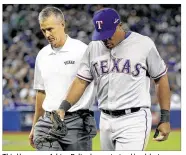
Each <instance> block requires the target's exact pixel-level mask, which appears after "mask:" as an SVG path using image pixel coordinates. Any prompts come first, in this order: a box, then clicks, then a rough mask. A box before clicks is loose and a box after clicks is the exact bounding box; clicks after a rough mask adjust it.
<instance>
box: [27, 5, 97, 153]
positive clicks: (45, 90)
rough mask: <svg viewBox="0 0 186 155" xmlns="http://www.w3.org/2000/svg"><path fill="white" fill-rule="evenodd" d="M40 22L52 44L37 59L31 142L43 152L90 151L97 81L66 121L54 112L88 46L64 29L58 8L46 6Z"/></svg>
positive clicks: (73, 108) (69, 111)
mask: <svg viewBox="0 0 186 155" xmlns="http://www.w3.org/2000/svg"><path fill="white" fill-rule="evenodd" d="M39 24H40V28H41V31H42V32H43V34H44V36H45V37H46V39H47V40H48V42H49V44H48V45H47V46H45V47H44V48H43V49H41V50H40V52H39V53H38V55H37V58H36V64H35V75H34V89H36V90H37V94H36V105H35V117H34V121H33V127H32V130H31V132H30V135H29V141H30V145H31V146H33V147H35V148H36V149H37V150H42V151H59V150H61V151H62V150H63V151H78V150H81V151H87V150H88V151H90V150H92V138H93V137H94V136H95V135H96V132H97V131H96V126H95V125H96V124H95V120H94V117H93V112H92V111H90V110H89V108H90V107H91V105H92V103H94V84H93V83H91V84H90V85H89V86H88V87H87V90H86V92H85V95H83V96H82V97H81V99H80V100H79V102H78V103H77V104H76V105H75V106H73V107H72V108H70V109H69V110H68V112H66V116H65V118H64V120H60V118H59V117H58V116H59V115H58V114H57V113H55V112H54V110H57V109H58V107H59V106H60V104H61V101H62V100H63V99H64V96H65V94H66V92H67V89H68V87H69V86H70V84H71V83H72V81H73V79H74V78H75V75H76V73H77V69H78V67H79V64H80V60H81V58H82V56H83V54H84V52H85V51H86V48H87V45H86V44H84V43H83V42H81V41H79V40H76V39H72V38H70V37H69V36H68V35H67V34H66V33H65V32H64V29H65V21H64V15H63V13H62V12H61V10H60V9H58V8H56V7H47V8H45V9H43V10H42V11H41V12H40V14H39ZM56 114H57V115H56Z"/></svg>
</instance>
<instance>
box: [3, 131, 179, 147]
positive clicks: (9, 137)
mask: <svg viewBox="0 0 186 155" xmlns="http://www.w3.org/2000/svg"><path fill="white" fill-rule="evenodd" d="M28 134H29V133H3V151H13V150H14V151H18V150H19V151H26V150H27V151H28V150H29V151H30V150H34V149H33V148H32V147H30V146H29V144H28ZM153 134H154V132H151V136H150V139H149V143H148V145H147V149H146V150H147V151H152V150H160V151H168V150H169V151H180V150H181V132H180V131H177V130H176V131H172V132H171V133H170V135H169V139H168V140H167V141H164V142H155V141H153V140H152V136H153ZM93 150H94V151H98V150H100V142H99V133H98V134H97V136H96V137H95V138H94V140H93Z"/></svg>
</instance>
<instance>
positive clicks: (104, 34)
mask: <svg viewBox="0 0 186 155" xmlns="http://www.w3.org/2000/svg"><path fill="white" fill-rule="evenodd" d="M115 31H116V29H114V30H109V31H105V32H97V31H96V30H94V32H93V35H92V40H93V41H96V40H105V39H108V38H110V37H112V36H113V34H114V32H115Z"/></svg>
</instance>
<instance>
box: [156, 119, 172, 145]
mask: <svg viewBox="0 0 186 155" xmlns="http://www.w3.org/2000/svg"><path fill="white" fill-rule="evenodd" d="M170 130H171V129H170V123H169V122H164V123H161V124H160V125H159V126H158V127H157V129H156V131H155V134H154V138H153V140H155V141H159V142H160V141H165V140H167V139H168V136H169V133H170Z"/></svg>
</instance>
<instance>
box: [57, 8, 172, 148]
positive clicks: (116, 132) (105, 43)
mask: <svg viewBox="0 0 186 155" xmlns="http://www.w3.org/2000/svg"><path fill="white" fill-rule="evenodd" d="M93 23H94V26H95V31H94V33H93V36H92V40H93V41H92V42H90V44H89V45H88V48H87V50H86V53H85V54H84V57H83V59H82V62H81V65H80V68H79V70H78V74H77V77H76V78H75V80H74V81H73V83H72V85H71V87H70V89H69V92H68V94H67V96H66V99H65V100H64V101H62V103H61V105H60V107H59V110H57V112H58V114H59V115H60V117H61V118H63V117H64V115H65V112H66V111H67V110H68V109H69V108H70V107H71V106H72V105H74V104H75V103H76V102H77V101H78V100H79V98H80V97H81V95H82V94H83V92H84V91H85V89H86V87H87V86H88V85H89V83H91V81H92V80H94V82H95V85H96V88H97V89H96V90H97V98H98V103H99V105H98V106H99V109H100V110H101V116H100V141H101V148H102V150H144V149H145V145H146V143H147V141H148V136H149V134H150V130H151V120H152V118H151V112H150V106H151V100H150V93H149V89H150V77H151V78H153V79H154V81H155V83H156V87H157V95H158V98H159V103H160V107H161V119H160V123H159V124H158V127H157V129H156V133H155V135H154V140H157V141H163V140H166V139H167V138H168V135H169V132H170V122H169V110H170V90H169V84H168V78H167V74H166V73H167V68H166V65H165V63H164V61H163V60H162V59H161V57H160V55H159V53H158V51H157V49H156V47H155V44H154V42H153V41H152V40H151V39H150V38H149V37H146V36H143V35H140V34H138V33H135V32H130V31H129V32H126V31H124V30H123V28H122V24H121V22H120V17H119V15H118V13H117V12H116V11H115V10H114V9H111V8H106V9H103V10H100V11H98V12H96V13H95V14H94V17H93Z"/></svg>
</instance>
